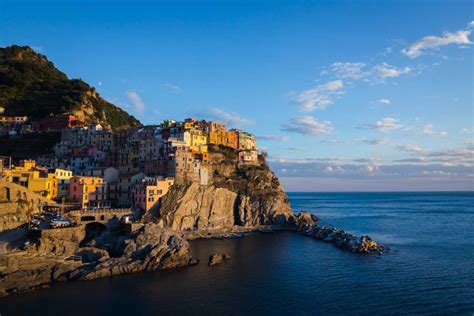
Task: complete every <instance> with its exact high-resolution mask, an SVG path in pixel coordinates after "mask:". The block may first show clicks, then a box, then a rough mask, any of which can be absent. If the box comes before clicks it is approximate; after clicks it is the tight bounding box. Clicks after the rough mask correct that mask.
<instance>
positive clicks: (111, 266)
mask: <svg viewBox="0 0 474 316" xmlns="http://www.w3.org/2000/svg"><path fill="white" fill-rule="evenodd" d="M192 262H193V261H192V260H191V257H190V255H189V243H188V242H187V241H186V240H185V239H183V238H182V237H180V236H177V235H175V233H173V232H172V231H171V230H169V229H163V228H161V227H160V226H159V225H157V224H154V223H149V224H146V225H144V226H143V227H142V228H141V229H139V230H138V231H136V232H135V233H133V235H132V236H131V238H130V239H127V240H125V241H124V244H123V254H122V256H120V257H118V258H110V259H109V260H105V261H103V262H100V263H99V264H97V265H95V266H93V267H92V268H90V267H86V268H84V269H83V271H82V275H80V277H79V278H80V279H95V278H99V277H104V276H112V275H117V274H123V273H131V272H138V271H152V270H161V269H169V268H175V267H182V266H187V265H189V264H190V263H192Z"/></svg>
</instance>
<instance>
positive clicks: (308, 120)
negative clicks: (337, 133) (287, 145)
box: [282, 116, 334, 135]
mask: <svg viewBox="0 0 474 316" xmlns="http://www.w3.org/2000/svg"><path fill="white" fill-rule="evenodd" d="M282 130H283V131H286V132H294V133H299V134H304V135H323V134H331V133H332V132H333V131H334V128H333V127H332V125H331V122H329V121H319V120H318V119H316V118H314V117H312V116H303V117H299V118H294V119H292V120H291V121H290V123H288V124H285V125H283V127H282Z"/></svg>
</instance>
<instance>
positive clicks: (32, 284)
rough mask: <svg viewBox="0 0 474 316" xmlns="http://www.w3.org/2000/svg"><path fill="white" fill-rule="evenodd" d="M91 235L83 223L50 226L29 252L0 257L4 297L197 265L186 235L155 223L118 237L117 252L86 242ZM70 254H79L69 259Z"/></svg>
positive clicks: (2, 294)
mask: <svg viewBox="0 0 474 316" xmlns="http://www.w3.org/2000/svg"><path fill="white" fill-rule="evenodd" d="M86 235H87V234H86V231H85V227H84V226H81V227H76V228H70V229H69V228H65V229H57V230H49V231H48V232H47V233H42V235H41V237H39V239H38V240H37V242H36V243H35V244H34V245H33V246H31V247H30V248H29V249H28V250H27V251H23V252H15V253H10V254H7V255H3V256H0V271H1V273H0V296H5V295H8V294H11V293H17V292H24V291H29V290H33V289H35V288H39V287H43V286H49V285H50V284H52V283H55V282H62V281H68V280H89V279H95V278H100V277H106V276H111V275H117V274H123V273H132V272H138V271H151V270H161V269H169V268H175V267H182V266H187V265H189V264H192V263H195V261H192V259H191V257H190V255H189V243H188V242H187V241H186V240H185V239H183V238H182V237H180V236H178V235H176V234H175V233H173V232H172V231H170V230H169V229H163V228H161V227H159V226H158V225H156V224H153V223H150V224H146V225H143V226H142V227H140V228H138V229H136V230H135V231H133V232H131V233H126V234H121V235H117V236H115V238H114V239H115V240H116V245H113V247H114V248H116V249H113V251H112V249H108V248H104V247H103V246H102V245H101V244H100V242H98V243H95V242H94V241H93V240H92V241H89V243H88V244H87V245H84V246H81V245H82V243H81V241H82V240H80V239H81V238H83V237H85V236H86ZM91 245H95V246H91ZM117 251H118V252H119V253H117ZM69 254H75V255H76V256H73V257H67V255H69Z"/></svg>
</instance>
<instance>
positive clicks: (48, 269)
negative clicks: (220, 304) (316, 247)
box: [0, 212, 388, 297]
mask: <svg viewBox="0 0 474 316" xmlns="http://www.w3.org/2000/svg"><path fill="white" fill-rule="evenodd" d="M318 220H319V218H318V217H317V216H315V215H312V214H309V213H307V212H301V213H300V214H299V215H298V216H295V223H294V225H292V226H284V227H281V226H275V225H273V226H272V225H266V226H265V225H261V226H256V227H233V228H231V229H215V230H206V231H188V232H177V231H173V230H170V229H168V228H162V227H160V225H158V224H156V223H147V224H132V225H129V226H128V229H127V230H126V231H127V232H126V233H120V234H115V233H114V232H113V231H112V232H107V233H106V234H105V233H102V234H97V235H95V233H96V232H95V231H92V236H93V237H92V238H91V231H90V230H89V231H87V230H86V228H85V227H84V226H78V227H70V228H63V229H54V230H53V229H51V230H46V231H42V232H41V234H40V235H39V236H36V237H37V239H36V240H33V243H32V244H30V245H29V246H28V247H26V249H25V250H23V251H17V252H13V253H9V254H6V255H3V256H0V297H1V296H7V295H10V294H14V293H20V292H26V291H32V290H35V289H37V288H42V287H48V286H50V285H52V284H54V283H58V282H65V281H72V280H91V279H96V278H102V277H110V276H114V275H119V274H125V273H134V272H140V271H154V270H163V269H170V268H177V267H186V266H189V265H194V264H198V261H197V260H196V259H195V258H192V257H191V256H190V245H189V242H188V241H189V240H193V239H206V238H212V239H227V238H239V237H243V236H245V235H247V234H249V233H251V232H262V233H274V232H278V231H282V230H286V231H288V230H290V231H294V232H298V233H300V234H302V235H304V236H308V237H311V238H314V239H317V240H321V241H324V242H328V243H332V244H333V245H334V246H336V247H338V248H340V249H343V250H346V251H350V252H353V253H359V254H379V255H380V254H382V253H383V252H385V251H387V250H388V248H387V247H385V246H383V245H379V244H377V243H376V242H375V241H374V240H372V239H371V238H370V237H368V236H361V237H356V236H355V235H354V234H350V233H347V232H345V231H344V230H342V229H338V228H328V227H325V226H323V227H319V226H318V225H317V221H318ZM89 229H90V228H89ZM122 231H123V229H122ZM84 241H86V242H84ZM224 260H227V258H226V257H225V256H223V255H221V256H215V258H214V260H213V261H212V262H213V264H214V263H218V262H221V261H224Z"/></svg>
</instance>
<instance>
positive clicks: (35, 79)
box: [0, 45, 140, 130]
mask: <svg viewBox="0 0 474 316" xmlns="http://www.w3.org/2000/svg"><path fill="white" fill-rule="evenodd" d="M0 107H3V108H4V109H5V112H4V115H27V116H29V117H31V118H32V119H33V120H35V119H38V118H42V117H44V116H46V115H48V114H50V113H54V114H59V113H66V112H70V113H75V114H79V115H82V116H83V117H84V118H85V119H86V121H87V122H91V123H92V122H98V123H101V124H103V125H106V126H109V127H111V128H112V129H113V130H121V129H125V128H129V127H132V126H136V125H139V124H140V122H139V121H138V120H137V119H136V118H135V117H133V116H131V115H129V114H128V113H127V112H125V111H123V110H122V109H120V108H118V107H116V106H115V105H113V104H112V103H110V102H108V101H106V100H105V99H103V98H101V97H100V96H99V94H98V93H97V92H96V91H95V89H94V88H93V87H90V86H89V85H88V84H87V83H85V82H84V81H82V80H80V79H68V77H67V76H66V75H65V74H64V73H63V72H61V71H59V70H58V69H57V68H56V67H55V66H54V64H53V63H52V62H50V61H49V60H48V59H47V58H46V56H44V55H41V54H38V53H37V52H35V51H34V50H33V49H32V48H30V47H28V46H16V45H15V46H9V47H6V48H0Z"/></svg>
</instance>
